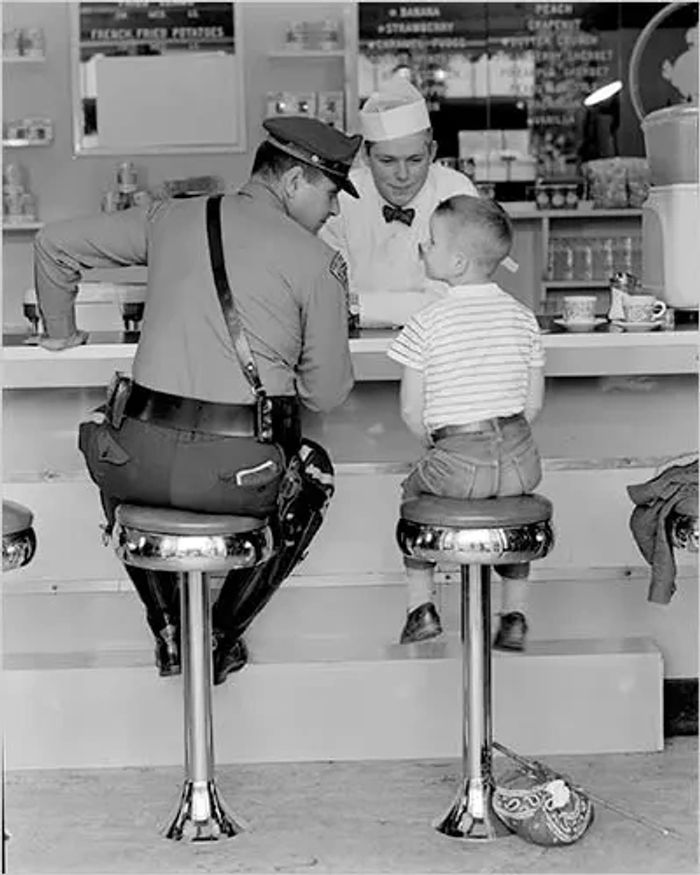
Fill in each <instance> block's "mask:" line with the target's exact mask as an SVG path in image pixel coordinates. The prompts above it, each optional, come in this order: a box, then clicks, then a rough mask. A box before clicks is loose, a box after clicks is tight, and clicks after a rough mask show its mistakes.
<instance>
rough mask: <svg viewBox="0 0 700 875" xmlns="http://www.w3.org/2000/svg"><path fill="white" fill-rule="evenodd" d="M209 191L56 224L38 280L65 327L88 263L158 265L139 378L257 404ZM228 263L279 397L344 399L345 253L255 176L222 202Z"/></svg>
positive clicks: (40, 240)
mask: <svg viewBox="0 0 700 875" xmlns="http://www.w3.org/2000/svg"><path fill="white" fill-rule="evenodd" d="M205 205H206V199H205V198H195V199H191V200H176V201H169V202H165V203H160V204H157V205H155V206H154V207H151V208H150V209H148V210H146V209H139V208H135V209H131V210H127V211H125V212H123V213H115V214H110V215H101V216H94V217H91V218H89V219H78V220H73V221H67V222H60V223H55V224H53V225H49V226H47V227H46V228H45V229H44V230H43V231H42V232H40V234H39V235H38V236H37V238H36V249H35V264H36V286H37V297H38V299H39V303H40V307H41V311H42V315H43V317H44V320H45V322H46V324H47V326H52V328H49V332H50V333H52V334H54V336H60V335H61V334H63V336H66V335H68V334H70V330H71V325H72V324H74V318H75V317H74V311H73V305H74V295H75V288H76V283H77V280H78V278H79V270H80V269H84V268H89V267H106V266H111V267H114V266H115V265H123V266H126V265H131V264H146V263H148V290H147V295H146V306H145V311H144V319H143V323H142V330H141V338H140V341H139V344H138V348H137V351H136V356H135V359H134V364H133V377H134V379H135V380H136V382H138V383H140V384H141V385H143V386H147V387H149V388H151V389H155V390H157V391H161V392H168V393H171V394H174V395H181V396H186V397H192V398H199V399H201V400H205V401H218V402H224V403H245V404H249V403H252V401H253V394H252V391H251V390H250V388H249V386H248V383H247V382H246V380H245V377H244V376H243V373H242V371H241V368H240V365H239V363H238V359H237V357H236V354H235V351H234V349H233V345H232V343H231V339H230V336H229V333H228V330H227V327H226V323H225V321H224V316H223V313H222V311H221V307H220V304H219V300H218V297H217V294H216V288H215V285H214V279H213V275H212V270H211V264H210V260H209V248H208V244H207V233H206V220H205ZM222 237H223V248H224V255H225V262H226V271H227V274H228V279H229V283H230V285H231V289H232V292H233V297H234V300H235V303H236V307H237V309H238V312H239V314H240V317H241V321H242V323H243V327H244V329H245V332H246V335H247V337H248V341H249V343H250V347H251V350H252V353H253V357H254V358H255V361H256V364H257V366H258V370H259V373H260V377H261V380H262V383H263V385H264V386H265V389H266V390H267V392H268V394H270V395H294V394H295V389H296V393H297V394H298V395H299V397H300V399H301V400H302V402H303V403H304V404H305V405H306V406H307V407H309V408H310V409H312V410H316V411H327V410H330V409H332V408H333V407H336V406H337V405H339V404H341V403H342V402H343V401H344V400H345V398H346V397H347V395H348V394H349V392H350V390H351V388H352V384H353V375H352V364H351V359H350V351H349V346H348V336H347V306H346V293H347V292H346V285H345V266H344V262H343V261H342V258H341V257H340V256H339V255H338V254H337V253H335V252H334V251H333V250H331V249H330V248H329V247H328V246H327V245H326V244H325V243H324V242H323V241H321V240H320V239H318V237H316V236H314V235H313V234H311V233H309V231H307V230H306V229H304V228H302V227H301V226H300V225H299V224H297V223H296V222H295V221H294V220H293V219H291V218H290V217H289V216H288V215H287V214H286V213H285V211H284V208H283V205H282V203H281V202H280V201H279V199H278V198H277V196H276V195H275V194H274V192H273V191H272V190H271V189H269V188H268V187H267V186H265V185H264V184H262V183H261V182H257V181H251V182H249V183H248V184H247V185H246V186H245V187H244V188H242V189H241V190H240V191H239V192H238V193H237V194H235V195H228V196H226V197H224V198H223V200H222Z"/></svg>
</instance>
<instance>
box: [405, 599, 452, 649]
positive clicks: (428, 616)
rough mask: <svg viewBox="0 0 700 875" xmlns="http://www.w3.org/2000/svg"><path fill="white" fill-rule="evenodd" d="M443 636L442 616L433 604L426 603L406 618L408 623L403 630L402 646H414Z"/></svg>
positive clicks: (410, 612)
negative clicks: (416, 643)
mask: <svg viewBox="0 0 700 875" xmlns="http://www.w3.org/2000/svg"><path fill="white" fill-rule="evenodd" d="M438 635H442V626H441V625H440V616H439V614H438V612H437V611H436V610H435V605H434V604H433V603H432V602H425V604H422V605H419V606H418V607H417V608H414V609H413V610H412V611H409V613H408V616H407V617H406V623H405V625H404V627H403V629H402V630H401V639H400V640H401V644H414V643H415V642H417V641H427V640H428V639H430V638H437V636H438Z"/></svg>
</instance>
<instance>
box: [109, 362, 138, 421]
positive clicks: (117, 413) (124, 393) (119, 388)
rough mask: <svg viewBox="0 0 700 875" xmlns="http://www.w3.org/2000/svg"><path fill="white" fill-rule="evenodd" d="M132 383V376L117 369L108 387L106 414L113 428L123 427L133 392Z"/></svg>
mask: <svg viewBox="0 0 700 875" xmlns="http://www.w3.org/2000/svg"><path fill="white" fill-rule="evenodd" d="M132 383H133V381H132V379H131V377H129V376H128V375H127V374H123V373H121V372H120V371H117V372H116V373H115V374H114V376H113V377H112V380H111V382H110V384H109V386H108V387H107V399H106V401H105V407H104V414H105V417H106V419H107V422H108V423H109V424H110V425H111V426H112V428H116V429H118V428H121V424H122V422H124V415H125V413H124V411H125V409H126V402H127V401H128V400H129V395H130V394H131V386H132Z"/></svg>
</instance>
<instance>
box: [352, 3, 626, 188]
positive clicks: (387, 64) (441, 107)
mask: <svg viewBox="0 0 700 875" xmlns="http://www.w3.org/2000/svg"><path fill="white" fill-rule="evenodd" d="M595 6H596V4H591V3H527V2H526V3H435V4H426V3H401V4H395V3H360V4H359V49H360V58H359V63H358V77H359V82H358V90H359V95H360V98H361V99H363V98H366V97H367V96H369V94H370V93H372V91H375V90H377V89H378V88H379V87H381V84H382V82H383V81H385V80H386V79H387V78H389V77H390V76H392V75H395V74H396V73H397V72H399V71H400V72H401V73H402V74H403V75H409V76H410V78H411V80H412V81H413V82H414V84H415V85H416V86H417V87H418V88H420V90H421V91H422V93H423V95H424V96H425V98H426V100H427V102H428V108H429V109H430V111H431V113H434V114H436V115H435V116H433V120H434V122H436V123H437V122H438V121H439V116H441V115H443V116H446V115H448V114H450V113H452V115H453V117H455V118H456V117H457V115H458V114H459V117H460V119H462V120H463V123H464V125H465V127H467V128H469V127H472V124H470V119H474V118H479V119H481V120H482V121H480V122H479V124H483V127H484V128H490V127H496V128H498V127H515V126H521V127H522V128H526V129H527V131H528V132H529V135H528V143H529V145H528V150H529V152H530V154H531V155H532V156H534V157H536V158H537V159H538V165H539V166H538V172H539V173H540V174H546V175H564V174H566V173H567V172H568V173H570V172H572V169H575V164H576V160H577V155H576V148H577V140H578V136H577V127H578V125H579V123H580V117H581V114H582V112H583V107H582V100H583V97H584V96H585V95H586V94H587V93H589V92H591V91H592V90H594V89H595V88H596V87H598V86H599V85H601V84H603V83H604V82H607V81H609V79H610V78H611V77H612V74H613V71H614V70H616V66H617V59H616V57H615V50H614V45H615V43H614V41H612V40H610V39H609V38H608V39H607V41H606V40H605V39H604V38H602V37H601V33H599V32H597V31H596V30H595V29H593V28H592V27H589V25H588V23H587V22H588V21H589V20H590V18H591V16H590V15H587V13H588V12H589V11H590V10H591V8H592V7H595ZM613 78H614V77H613ZM508 101H510V102H511V103H512V105H513V106H514V107H515V106H517V107H518V108H521V107H522V108H523V109H526V112H523V113H521V115H520V121H519V122H518V123H517V124H516V125H511V124H508V123H507V122H506V123H500V122H499V120H498V118H496V113H497V112H499V111H500V112H501V117H504V116H506V117H507V118H513V117H516V115H517V114H516V113H511V114H510V115H507V114H506V113H505V112H504V111H503V106H504V103H507V102H508ZM451 104H453V105H452V106H451ZM458 104H460V105H459V106H458ZM479 104H481V105H485V106H486V110H485V111H481V112H480V111H479ZM470 105H471V107H472V112H471V113H468V112H467V110H468V109H469V107H470ZM483 120H485V121H483ZM456 123H457V124H459V123H460V122H459V121H458V122H456ZM472 139H473V138H472ZM464 140H465V138H463V141H464Z"/></svg>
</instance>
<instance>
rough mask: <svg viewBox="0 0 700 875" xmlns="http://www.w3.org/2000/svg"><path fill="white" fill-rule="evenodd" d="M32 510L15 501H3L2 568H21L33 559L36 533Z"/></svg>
mask: <svg viewBox="0 0 700 875" xmlns="http://www.w3.org/2000/svg"><path fill="white" fill-rule="evenodd" d="M33 521H34V516H33V514H32V512H31V511H30V510H28V509H27V508H26V507H24V506H23V505H21V504H17V503H16V502H14V501H3V503H2V570H3V571H11V570H12V569H14V568H21V567H22V566H23V565H27V564H28V563H29V562H31V561H32V557H33V556H34V553H35V552H36V535H35V534H34V529H33V528H32V522H33Z"/></svg>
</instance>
